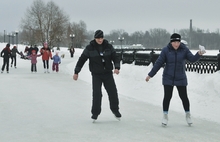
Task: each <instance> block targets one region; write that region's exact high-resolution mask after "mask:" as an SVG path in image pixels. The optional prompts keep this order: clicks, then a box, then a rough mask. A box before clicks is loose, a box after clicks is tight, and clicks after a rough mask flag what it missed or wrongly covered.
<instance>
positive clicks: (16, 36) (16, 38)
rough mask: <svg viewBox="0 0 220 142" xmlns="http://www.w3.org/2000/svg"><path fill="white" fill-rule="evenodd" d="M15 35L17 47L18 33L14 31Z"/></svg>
mask: <svg viewBox="0 0 220 142" xmlns="http://www.w3.org/2000/svg"><path fill="white" fill-rule="evenodd" d="M15 35H16V45H17V47H18V31H15Z"/></svg>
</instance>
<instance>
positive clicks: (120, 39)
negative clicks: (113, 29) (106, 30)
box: [118, 37, 124, 50]
mask: <svg viewBox="0 0 220 142" xmlns="http://www.w3.org/2000/svg"><path fill="white" fill-rule="evenodd" d="M118 40H119V41H120V42H121V50H122V41H124V37H119V38H118Z"/></svg>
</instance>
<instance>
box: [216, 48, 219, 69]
mask: <svg viewBox="0 0 220 142" xmlns="http://www.w3.org/2000/svg"><path fill="white" fill-rule="evenodd" d="M217 62H218V66H217V70H216V71H219V70H220V50H219V53H218V55H217Z"/></svg>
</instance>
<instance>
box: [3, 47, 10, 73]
mask: <svg viewBox="0 0 220 142" xmlns="http://www.w3.org/2000/svg"><path fill="white" fill-rule="evenodd" d="M1 57H3V65H2V71H1V73H3V72H4V69H5V66H6V71H7V73H9V59H10V57H11V50H10V44H9V43H8V44H7V45H6V47H5V48H4V49H3V50H2V51H1Z"/></svg>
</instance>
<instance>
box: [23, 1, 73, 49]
mask: <svg viewBox="0 0 220 142" xmlns="http://www.w3.org/2000/svg"><path fill="white" fill-rule="evenodd" d="M68 22H69V17H68V16H66V15H65V14H64V12H63V11H62V10H61V9H59V7H58V6H57V5H56V4H55V3H54V2H52V1H51V2H48V3H47V4H45V3H44V2H43V1H42V0H35V1H34V2H33V5H32V6H31V7H30V8H28V9H27V12H26V15H25V18H23V19H22V23H21V29H22V30H23V32H24V33H25V34H24V36H23V40H24V41H26V42H29V43H30V44H33V43H34V44H39V43H43V42H45V41H46V42H48V43H49V44H50V45H54V43H55V42H56V40H57V38H61V39H62V38H64V37H65V33H66V31H67V30H66V27H67V24H68ZM30 38H31V39H30ZM32 40H34V41H32Z"/></svg>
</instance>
